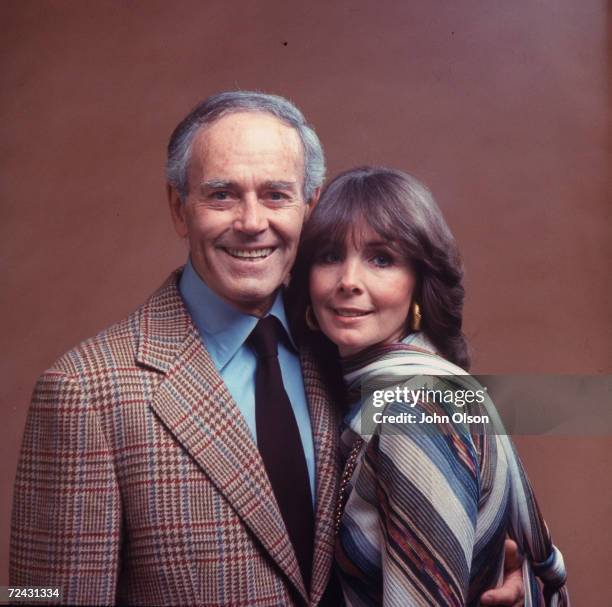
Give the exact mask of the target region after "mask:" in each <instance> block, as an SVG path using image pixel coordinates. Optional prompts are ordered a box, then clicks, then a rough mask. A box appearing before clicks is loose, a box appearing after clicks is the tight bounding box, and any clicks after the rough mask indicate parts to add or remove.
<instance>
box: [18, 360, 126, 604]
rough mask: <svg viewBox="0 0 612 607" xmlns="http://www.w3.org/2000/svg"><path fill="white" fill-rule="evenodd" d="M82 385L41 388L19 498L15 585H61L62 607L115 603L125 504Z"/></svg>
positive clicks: (49, 378) (54, 378)
mask: <svg viewBox="0 0 612 607" xmlns="http://www.w3.org/2000/svg"><path fill="white" fill-rule="evenodd" d="M87 400H88V399H87V398H86V396H85V395H84V393H83V390H82V389H81V386H80V384H79V381H78V380H77V379H76V378H73V377H71V376H69V375H67V374H64V373H61V372H54V371H49V372H47V373H46V374H44V375H43V376H42V377H41V378H40V379H39V380H38V383H37V385H36V388H35V391H34V396H33V399H32V403H31V406H30V410H29V413H28V417H27V421H26V427H25V431H24V437H23V443H22V448H21V456H20V460H19V465H18V468H17V476H16V480H15V491H14V498H13V514H12V523H11V548H10V570H9V578H10V583H11V584H12V585H16V586H44V587H50V586H52V587H55V586H57V587H60V588H61V590H62V592H63V599H62V603H64V604H73V605H78V604H86V605H92V604H96V605H112V604H114V603H115V594H116V585H117V576H118V571H119V555H120V537H121V505H120V496H119V489H118V485H117V481H116V476H115V471H114V466H113V460H112V454H111V452H110V449H109V447H108V444H107V442H106V439H105V437H104V434H103V432H102V430H101V428H100V424H99V419H98V415H97V414H96V412H95V411H93V410H92V408H91V406H90V404H89V403H88V402H87Z"/></svg>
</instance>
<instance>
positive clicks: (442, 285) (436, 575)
mask: <svg viewBox="0 0 612 607" xmlns="http://www.w3.org/2000/svg"><path fill="white" fill-rule="evenodd" d="M293 275H294V279H293V284H292V294H291V296H292V298H293V302H296V303H297V302H303V304H302V307H301V310H302V312H303V314H304V316H303V318H305V323H303V324H302V327H301V328H300V327H299V326H297V327H296V331H297V332H298V333H299V334H300V335H301V339H302V340H304V341H310V342H312V345H313V346H314V347H315V348H317V350H318V352H319V353H323V352H324V351H327V353H328V355H329V358H328V360H329V364H327V365H326V369H327V372H328V373H329V375H330V381H331V382H333V381H334V377H333V375H334V358H335V355H336V353H338V354H339V355H340V362H341V365H342V372H343V376H344V381H345V385H346V388H347V394H348V402H349V405H350V407H351V408H350V410H349V412H348V414H347V415H346V417H345V419H344V426H343V428H344V429H343V432H342V444H343V449H344V453H343V454H344V457H345V467H344V474H343V477H342V482H341V488H340V495H339V510H338V513H337V542H336V561H337V565H338V571H339V575H340V579H341V581H342V587H343V591H344V595H345V599H346V602H347V604H348V605H350V606H362V605H402V606H403V605H465V604H468V605H472V604H477V603H478V597H479V596H480V595H481V594H482V592H483V591H485V590H486V589H487V588H490V587H492V586H494V585H495V584H496V582H497V581H498V580H499V579H500V576H501V572H502V568H503V543H504V539H505V537H506V535H510V536H511V537H512V538H513V539H515V540H516V541H517V543H518V544H519V546H520V547H521V549H522V550H523V551H524V552H525V553H526V555H527V557H528V559H529V561H530V566H531V567H528V566H526V567H525V569H524V576H525V584H526V598H525V604H526V605H538V604H540V598H539V593H538V591H537V585H536V584H535V582H534V579H533V576H532V575H531V568H533V571H535V572H536V574H537V575H538V576H539V577H540V578H541V580H542V581H543V582H544V583H545V588H544V594H545V600H546V604H548V605H568V604H569V599H568V597H567V591H566V589H565V586H564V582H565V571H564V568H563V559H562V557H561V554H560V553H559V552H558V550H557V549H556V548H554V546H553V545H552V542H551V540H550V536H549V534H548V531H547V529H546V526H545V523H544V521H543V519H542V518H541V515H540V513H539V510H538V508H537V503H536V501H535V498H534V496H533V494H532V492H531V488H530V486H529V483H528V481H527V479H526V477H525V474H524V472H523V469H522V465H521V463H520V460H519V459H518V456H517V455H516V452H515V451H514V449H513V446H512V444H511V441H510V440H509V438H508V437H507V436H505V434H504V433H503V428H502V427H501V425H500V422H499V419H498V417H497V414H496V412H495V410H494V408H493V407H492V405H491V403H490V401H488V398H487V397H486V396H482V394H481V398H482V403H481V405H480V408H479V409H478V411H479V412H480V413H482V415H480V416H479V417H476V416H474V417H473V418H472V419H471V420H469V421H466V419H465V418H463V417H460V418H457V420H455V417H454V416H453V414H452V412H453V411H455V412H457V402H454V401H453V400H452V399H455V400H456V397H457V395H459V394H461V395H465V394H466V393H467V392H468V391H470V390H471V391H478V390H479V389H480V390H481V392H482V387H481V386H480V385H479V384H477V383H476V382H475V380H473V379H472V378H471V377H470V376H468V375H467V373H466V371H465V370H467V369H468V368H469V354H468V347H467V343H466V340H465V337H464V335H463V334H462V332H461V325H462V305H463V295H464V292H463V286H462V268H461V262H460V258H459V254H458V252H457V249H456V246H455V242H454V239H453V237H452V235H451V233H450V231H449V229H448V227H447V225H446V223H445V221H444V219H443V217H442V215H441V213H440V211H439V209H438V207H437V206H436V204H435V202H434V200H433V198H432V197H431V195H430V194H429V192H428V191H427V189H426V188H425V187H423V186H422V185H421V184H420V183H419V182H418V181H416V180H415V179H414V178H412V177H410V176H409V175H406V174H404V173H401V172H399V171H394V170H390V169H379V168H367V167H366V168H360V169H355V170H351V171H348V172H346V173H343V174H341V175H339V176H338V177H336V178H335V179H334V180H333V181H331V182H330V183H329V185H328V186H327V188H326V189H325V191H324V193H323V195H322V196H321V200H320V202H319V204H318V206H317V207H316V209H315V210H314V212H313V213H312V215H311V217H310V220H309V222H308V224H307V225H306V227H305V229H304V233H303V236H302V243H301V247H300V253H299V255H298V261H297V263H296V267H295V270H294V274H293ZM293 307H294V309H297V308H298V307H299V306H293ZM299 316H301V313H300V314H299V315H298V317H299ZM304 324H305V325H306V326H304ZM324 336H326V337H327V338H328V339H329V340H330V341H331V342H333V344H335V346H336V348H337V350H336V349H335V348H334V347H333V346H332V344H330V342H329V341H327V339H326V338H325V337H324ZM338 369H339V368H338V367H336V371H338ZM423 376H426V377H429V380H427V379H425V380H424V379H423ZM432 376H435V377H436V378H437V379H435V380H432V379H431V378H432ZM432 381H434V382H435V388H436V390H437V391H430V392H424V391H421V392H419V390H423V389H424V388H427V387H431V386H432ZM424 382H425V383H424ZM381 386H382V387H384V388H389V387H391V388H394V387H398V386H402V387H404V388H405V387H410V388H411V389H412V390H413V392H412V393H410V394H412V395H413V397H412V398H410V397H408V398H404V397H402V394H403V395H404V396H405V395H406V394H407V393H406V392H403V393H402V392H399V391H395V392H393V391H392V392H391V393H389V392H384V391H383V390H381V389H380V388H381ZM375 389H376V390H377V391H376V392H374V390H375ZM447 392H449V393H450V394H451V399H450V400H448V401H447V399H446V397H444V401H442V400H441V399H439V398H437V397H436V395H437V394H445V395H446V393H447ZM372 394H374V396H375V397H376V396H378V399H379V402H376V401H375V400H374V401H373V400H372V398H371V397H372ZM389 394H390V395H391V397H390V398H389V397H388V395H389ZM383 395H387V396H385V398H384V399H382V396H383ZM368 396H369V397H370V398H368ZM381 405H384V407H381ZM375 413H378V414H379V415H375ZM410 415H412V416H413V417H412V418H410V417H409V416H410ZM383 416H384V417H383ZM487 419H488V420H490V423H489V422H487ZM397 420H400V422H399V423H398V421H397ZM418 420H423V422H422V423H420V422H419V421H418ZM427 420H428V421H427ZM450 420H452V421H450Z"/></svg>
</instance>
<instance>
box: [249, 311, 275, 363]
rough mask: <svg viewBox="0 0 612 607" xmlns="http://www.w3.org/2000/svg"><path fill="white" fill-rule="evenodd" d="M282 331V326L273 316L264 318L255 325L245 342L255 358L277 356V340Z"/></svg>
mask: <svg viewBox="0 0 612 607" xmlns="http://www.w3.org/2000/svg"><path fill="white" fill-rule="evenodd" d="M283 331H284V329H283V326H282V325H281V323H280V322H279V321H278V320H277V318H276V317H275V316H266V317H265V318H262V319H261V320H260V321H259V322H258V323H257V324H256V325H255V328H254V329H253V330H252V331H251V334H250V335H249V337H248V338H247V341H248V343H249V344H250V345H251V347H252V348H253V349H254V350H255V352H256V353H257V356H260V357H270V356H277V355H278V340H279V338H280V337H281V335H282V332H283Z"/></svg>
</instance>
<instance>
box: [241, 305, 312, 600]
mask: <svg viewBox="0 0 612 607" xmlns="http://www.w3.org/2000/svg"><path fill="white" fill-rule="evenodd" d="M283 337H285V338H286V333H285V330H284V328H283V326H282V325H281V323H280V321H279V320H278V319H277V318H275V317H274V316H266V317H265V318H262V319H261V320H260V321H259V322H258V323H257V326H256V327H255V328H254V329H253V331H252V333H251V334H250V335H249V337H248V340H247V341H248V343H249V345H250V346H251V347H252V348H253V349H254V350H255V353H256V354H257V371H256V373H255V424H256V428H257V447H258V449H259V453H260V454H261V457H262V459H263V462H264V465H265V467H266V472H267V473H268V478H269V479H270V483H271V484H272V489H273V490H274V495H275V497H276V501H277V502H278V505H279V508H280V511H281V514H282V515H283V519H284V521H285V526H286V527H287V532H288V533H289V539H290V540H291V543H292V544H293V548H294V550H295V554H296V556H297V560H298V563H299V565H300V570H301V572H302V577H303V579H304V585H305V586H306V591H307V592H309V588H310V576H311V570H312V556H313V540H314V514H313V510H312V497H311V493H310V482H309V477H308V468H307V467H306V458H305V457H304V449H303V448H302V440H301V438H300V432H299V430H298V425H297V422H296V420H295V416H294V414H293V408H292V406H291V402H290V401H289V397H288V396H287V392H286V391H285V387H284V385H283V378H282V375H281V370H280V365H279V363H278V341H279V339H280V338H283Z"/></svg>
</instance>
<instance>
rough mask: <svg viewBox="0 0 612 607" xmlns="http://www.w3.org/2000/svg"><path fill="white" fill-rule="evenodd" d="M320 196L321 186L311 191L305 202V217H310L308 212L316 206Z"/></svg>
mask: <svg viewBox="0 0 612 607" xmlns="http://www.w3.org/2000/svg"><path fill="white" fill-rule="evenodd" d="M320 196H321V188H317V189H316V190H315V191H314V192H313V193H312V196H311V197H310V199H309V200H308V202H307V203H306V207H307V208H306V219H308V218H309V217H310V214H311V213H312V211H313V210H314V208H315V207H316V206H317V203H318V202H319V197H320Z"/></svg>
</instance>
